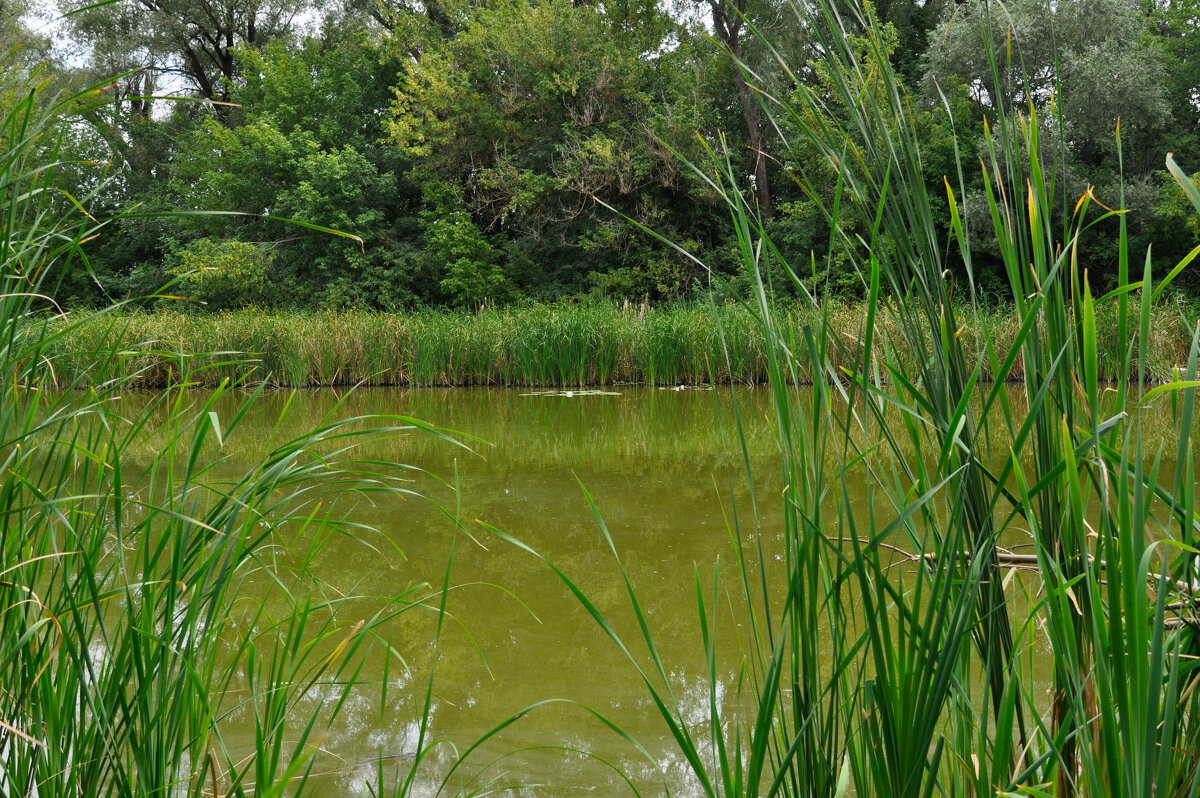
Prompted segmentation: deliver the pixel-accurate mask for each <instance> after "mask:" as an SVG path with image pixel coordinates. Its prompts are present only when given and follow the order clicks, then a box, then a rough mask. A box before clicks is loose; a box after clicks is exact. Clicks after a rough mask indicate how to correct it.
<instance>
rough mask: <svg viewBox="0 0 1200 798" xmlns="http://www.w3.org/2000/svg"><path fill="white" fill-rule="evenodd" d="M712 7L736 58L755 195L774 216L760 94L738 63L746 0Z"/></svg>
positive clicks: (712, 1)
mask: <svg viewBox="0 0 1200 798" xmlns="http://www.w3.org/2000/svg"><path fill="white" fill-rule="evenodd" d="M708 1H709V7H710V8H711V9H712V19H713V30H714V31H716V34H717V39H718V40H720V42H721V44H722V45H724V46H725V49H726V50H728V51H729V55H730V56H731V57H732V58H733V85H734V87H735V88H736V89H737V95H738V102H739V103H740V104H741V106H742V115H743V116H744V117H745V120H746V133H747V135H748V136H749V138H750V149H751V150H752V151H753V157H754V196H755V198H756V199H757V201H758V212H759V214H761V215H762V218H763V219H770V218H771V217H772V216H773V215H774V213H775V209H774V207H773V206H772V204H771V186H770V183H769V182H768V180H767V154H766V152H764V151H763V132H762V125H761V123H760V121H759V118H758V98H757V97H755V96H754V89H753V88H752V87H751V86H750V84H749V83H748V82H747V81H746V75H745V73H744V72H742V67H741V65H740V64H739V63H738V61H739V59H740V58H741V42H740V38H741V33H742V22H743V19H742V15H743V14H745V12H746V0H734V2H735V5H734V6H733V7H732V8H729V7H727V6H726V5H725V3H726V2H727V0H708Z"/></svg>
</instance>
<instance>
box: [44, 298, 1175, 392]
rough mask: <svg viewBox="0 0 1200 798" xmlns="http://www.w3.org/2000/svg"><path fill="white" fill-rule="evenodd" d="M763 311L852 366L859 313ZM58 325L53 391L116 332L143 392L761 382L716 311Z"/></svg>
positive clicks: (835, 364) (806, 370) (1163, 337)
mask: <svg viewBox="0 0 1200 798" xmlns="http://www.w3.org/2000/svg"><path fill="white" fill-rule="evenodd" d="M968 311H969V312H970V313H971V315H972V321H973V323H972V324H971V325H970V327H969V328H967V329H965V330H964V331H963V333H962V336H963V341H964V346H965V348H966V350H967V351H968V352H970V353H972V354H971V357H972V358H973V357H975V355H976V354H977V353H982V352H983V351H984V347H985V345H986V344H987V342H991V344H992V346H993V347H994V348H997V349H1001V350H1007V349H1008V348H1009V347H1011V345H1012V343H1013V341H1014V340H1015V339H1016V336H1017V335H1018V333H1019V328H1020V325H1019V322H1018V321H1017V316H1016V314H1015V313H1014V310H1013V308H1012V307H1011V306H985V307H980V308H975V309H968V308H967V307H966V306H964V307H962V308H960V311H959V314H960V315H961V314H962V313H964V312H968ZM1194 311H1195V304H1194V303H1193V302H1191V301H1189V300H1185V299H1183V298H1180V297H1173V298H1171V299H1165V298H1160V301H1157V302H1155V303H1154V305H1153V306H1152V308H1151V311H1150V313H1151V324H1150V328H1149V337H1150V344H1149V348H1148V351H1147V356H1146V359H1145V363H1144V364H1142V366H1141V367H1142V368H1143V369H1144V375H1143V376H1144V377H1145V378H1146V379H1148V380H1149V381H1150V382H1154V383H1159V382H1168V381H1170V379H1171V375H1172V374H1173V373H1174V369H1176V368H1177V367H1179V366H1182V365H1183V364H1184V363H1186V362H1187V353H1188V349H1189V347H1190V345H1191V344H1190V340H1191V339H1190V337H1189V336H1190V333H1189V332H1188V325H1187V322H1186V320H1187V319H1188V318H1190V317H1191V316H1193V315H1194ZM772 314H773V317H774V318H777V319H779V321H780V323H781V324H784V325H787V326H789V327H790V329H792V330H793V331H795V332H797V333H799V331H801V330H803V329H804V328H805V327H808V328H810V329H813V330H821V331H822V332H823V334H825V335H826V336H828V338H829V340H828V341H827V342H826V347H827V349H828V351H829V352H830V357H831V359H832V360H831V363H830V366H831V367H832V368H833V369H834V373H841V371H842V369H843V367H845V368H852V367H853V361H851V360H848V359H847V360H845V361H844V362H843V360H842V359H841V358H843V357H844V355H845V352H846V346H845V345H844V342H848V341H854V340H856V339H857V338H858V336H859V335H860V331H861V329H862V325H863V323H864V320H865V318H866V315H867V314H866V306H865V304H864V303H863V302H861V301H836V300H830V301H829V302H828V307H827V308H824V309H815V308H814V307H813V306H811V305H809V304H807V303H800V304H797V303H794V302H793V303H788V304H786V305H774V306H773V308H772ZM823 314H827V317H828V323H826V316H825V315H823ZM59 324H60V325H63V329H64V334H63V335H62V336H61V337H57V338H56V339H55V341H54V342H53V344H52V345H50V346H48V347H47V352H46V355H47V360H48V362H49V364H50V365H52V367H53V374H52V375H50V378H51V380H52V382H53V384H57V385H66V384H70V383H72V382H74V381H76V380H78V379H80V378H81V377H83V375H85V374H86V372H87V371H88V369H89V368H91V363H92V360H93V359H94V358H95V357H96V356H98V355H100V354H102V353H104V352H106V351H107V349H108V348H109V347H111V344H112V338H111V330H110V327H109V325H112V324H118V325H120V328H121V330H122V331H123V333H122V335H123V337H122V341H123V346H122V351H121V358H120V360H119V361H118V362H117V363H116V364H115V365H116V367H117V370H118V373H119V374H120V375H121V377H122V378H127V379H129V380H131V381H132V383H133V384H136V385H139V386H141V387H145V388H160V387H163V386H166V385H169V384H172V383H177V382H180V381H184V382H188V383H191V384H197V385H204V386H216V385H219V384H221V382H222V381H224V380H230V381H234V382H250V383H260V382H261V383H265V384H267V385H269V386H272V387H290V388H304V387H328V386H340V385H384V386H413V387H433V386H463V385H471V386H479V385H491V386H506V387H543V388H554V387H561V388H573V387H583V386H595V385H614V384H619V383H636V384H649V385H677V384H691V385H696V384H709V383H716V384H724V383H735V384H762V383H765V382H767V380H768V378H769V376H770V372H769V368H768V358H767V355H766V349H767V339H766V337H765V336H764V335H763V332H762V330H761V329H760V328H759V327H757V326H755V325H754V324H753V323H752V320H751V319H750V317H749V316H748V315H747V314H746V313H744V312H743V311H742V309H741V308H739V307H738V306H736V305H730V304H716V305H714V304H705V303H699V302H697V303H691V304H677V305H668V306H663V307H654V308H650V307H621V306H618V305H615V304H611V303H606V302H589V303H584V304H573V303H567V304H561V305H529V306H518V307H511V308H504V309H494V308H493V309H485V310H482V311H479V312H476V313H470V312H461V311H459V312H450V311H439V310H422V311H415V312H413V313H407V314H380V313H364V312H358V311H346V312H326V313H307V312H305V313H301V312H296V313H284V312H276V311H271V312H260V311H252V310H244V311H236V312H227V313H218V314H204V313H183V312H180V311H172V310H159V311H156V312H153V313H141V312H127V311H118V312H116V313H113V314H110V315H106V316H105V317H104V319H103V323H100V324H95V323H66V322H59ZM875 324H876V330H875V336H876V342H877V345H878V346H879V347H881V348H882V347H884V346H887V347H890V349H891V350H892V351H893V354H894V356H896V357H900V358H905V357H908V355H907V354H906V353H905V351H904V346H905V344H904V343H903V335H904V333H903V332H902V331H901V330H900V329H899V328H898V327H895V326H894V325H893V324H892V322H891V321H890V317H882V318H881V317H877V318H876V319H875ZM1117 327H1118V319H1117V316H1116V314H1115V311H1113V310H1112V309H1111V308H1107V307H1102V308H1101V309H1099V311H1098V315H1097V335H1098V358H1099V364H1100V369H1101V373H1100V378H1101V379H1102V380H1104V381H1115V380H1117V379H1121V378H1135V379H1136V377H1137V375H1135V374H1129V375H1122V372H1121V369H1122V349H1121V345H1120V337H1119V335H1118V333H1117ZM920 334H921V335H925V336H928V334H929V333H928V332H927V331H921V332H920ZM1135 337H1136V332H1135ZM837 342H843V343H842V344H838V343H837ZM926 345H927V342H926ZM1022 363H1023V361H1018V362H1017V363H1016V364H1015V368H1013V369H1012V370H1010V371H1008V372H1006V374H1005V378H1006V379H1009V380H1016V379H1019V378H1020V375H1021V367H1022ZM970 365H971V366H974V365H975V362H974V361H973V360H972V362H971V364H970ZM815 373H817V372H814V371H813V370H812V368H811V366H810V364H808V363H795V364H793V372H792V373H791V374H790V375H789V379H791V380H793V381H796V382H798V383H802V384H808V383H811V382H812V381H813V375H814V374H815ZM994 377H995V375H994V374H993V371H992V364H991V363H989V362H986V360H985V361H984V362H983V364H982V369H981V371H980V379H981V380H983V381H985V382H986V381H991V380H992V379H994Z"/></svg>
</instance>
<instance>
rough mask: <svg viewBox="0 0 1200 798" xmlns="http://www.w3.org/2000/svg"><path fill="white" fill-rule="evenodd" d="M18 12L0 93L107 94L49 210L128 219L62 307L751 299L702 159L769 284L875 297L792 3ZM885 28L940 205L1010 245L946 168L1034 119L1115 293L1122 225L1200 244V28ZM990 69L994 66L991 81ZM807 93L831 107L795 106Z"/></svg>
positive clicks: (1062, 21) (1126, 4)
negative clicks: (47, 15) (997, 120)
mask: <svg viewBox="0 0 1200 798" xmlns="http://www.w3.org/2000/svg"><path fill="white" fill-rule="evenodd" d="M800 1H802V0H793V2H800ZM851 1H857V0H847V2H851ZM30 11H31V9H30V8H29V7H27V6H24V5H21V4H20V3H13V2H11V0H9V2H3V3H0V45H2V46H3V49H4V51H6V52H8V56H7V59H8V60H7V63H6V68H8V69H19V70H22V71H24V72H26V73H28V75H30V76H31V79H33V80H42V79H45V80H53V81H59V82H62V84H63V85H64V86H66V85H72V86H75V87H78V86H89V85H94V86H95V87H96V91H95V92H93V93H92V94H91V95H90V97H89V99H88V100H86V101H83V102H81V103H80V105H79V107H78V108H77V114H76V116H75V121H74V123H73V124H71V125H69V126H68V127H66V128H65V129H64V134H63V136H62V137H61V139H60V140H58V141H56V142H53V143H51V142H47V144H46V146H48V147H49V146H54V147H57V148H59V152H60V154H59V160H60V161H62V162H63V163H64V168H62V169H60V170H59V171H58V175H57V177H56V180H58V181H59V182H60V184H61V185H58V186H56V187H55V188H56V190H57V191H58V192H60V194H61V197H62V199H61V201H62V202H71V203H76V202H77V203H78V205H79V207H80V208H81V209H85V210H86V212H88V213H90V214H92V215H93V216H95V217H96V218H110V219H111V221H110V222H109V224H108V225H107V227H106V229H105V230H104V232H103V234H102V235H101V236H100V237H98V238H97V239H96V240H94V241H92V242H89V243H88V244H87V245H86V246H85V249H84V251H83V253H82V254H83V256H82V257H78V258H76V259H74V260H73V261H72V263H71V265H70V267H69V268H67V269H66V270H65V271H64V272H63V274H62V275H61V279H60V280H59V281H58V283H57V295H56V297H55V299H56V301H57V302H59V304H60V305H63V306H65V307H71V306H82V305H96V304H101V303H104V302H108V301H111V300H114V299H122V298H126V297H135V298H136V297H146V296H151V295H153V294H154V293H155V292H156V291H158V290H159V289H160V288H161V287H162V286H163V285H164V284H167V283H170V282H172V281H174V282H173V285H172V287H171V288H170V293H172V294H178V295H183V296H187V297H190V298H192V299H195V300H198V301H199V302H202V303H204V305H203V306H204V307H208V308H211V309H222V308H234V307H246V306H263V307H280V308H364V309H383V310H398V309H404V308H411V307H415V306H454V307H478V306H481V305H483V304H503V303H507V302H511V301H515V300H520V299H524V298H532V299H541V300H557V299H562V298H566V297H580V296H585V295H601V296H607V297H612V298H616V299H618V300H620V299H634V300H643V299H647V298H648V299H650V300H652V301H658V300H667V299H673V298H683V297H689V296H694V295H696V294H697V293H699V292H704V291H708V290H710V289H711V288H712V287H714V286H715V285H716V284H718V283H723V282H732V283H734V284H735V287H736V284H737V282H738V280H739V279H741V278H740V277H739V274H740V266H739V263H738V258H739V255H738V254H737V253H738V251H739V248H738V246H737V242H736V239H735V238H734V235H735V233H734V231H733V229H732V227H731V225H730V224H729V218H728V215H727V213H726V211H725V208H724V206H723V205H722V204H721V202H720V200H719V196H718V194H717V193H716V192H715V191H713V190H712V188H711V186H710V184H709V182H708V180H709V176H708V173H707V172H706V168H705V166H704V164H705V163H711V161H710V159H711V158H712V157H713V156H715V157H718V158H721V159H726V158H727V159H729V160H730V161H731V162H732V163H733V164H734V165H735V167H736V169H737V170H738V171H739V172H740V173H741V174H744V176H745V180H744V189H745V191H746V192H747V196H748V197H750V198H752V200H753V201H754V203H755V205H756V207H757V209H758V212H759V213H760V214H761V215H762V216H763V217H764V218H766V219H768V220H769V222H768V230H769V231H770V233H771V234H772V238H773V240H774V244H775V246H776V247H777V249H778V253H779V255H780V256H781V257H772V258H771V259H770V260H772V261H773V262H772V263H771V264H769V265H770V267H771V268H775V269H782V268H784V265H783V264H784V263H786V264H787V267H788V268H791V269H793V270H794V271H795V272H796V273H797V276H798V277H799V278H800V281H801V283H802V284H803V285H804V286H805V287H807V288H809V289H810V290H813V291H836V292H839V293H843V294H846V295H848V296H854V295H856V294H858V293H859V292H860V291H861V288H862V278H861V276H860V275H857V274H855V273H854V272H853V270H852V269H851V268H850V267H848V266H847V265H846V264H847V263H848V262H849V261H850V259H849V258H845V257H839V251H844V248H845V247H854V246H868V242H869V241H870V238H871V235H870V233H871V231H870V230H869V229H866V227H865V223H864V222H863V221H862V220H863V219H869V218H870V214H869V213H861V212H860V213H847V214H845V222H844V228H843V229H836V230H831V229H830V225H829V224H828V223H826V222H825V221H823V220H824V219H825V218H826V217H825V214H824V213H823V212H822V211H821V210H820V208H821V207H822V205H825V206H827V207H828V205H829V204H830V203H834V202H842V203H845V204H846V205H847V206H850V205H853V204H854V203H855V202H856V198H855V197H854V195H853V191H852V190H851V191H848V190H846V187H844V186H840V184H839V180H838V175H837V174H835V173H832V172H830V173H828V174H821V173H820V171H819V170H821V169H826V170H828V167H825V166H822V165H821V164H824V163H825V162H826V161H825V159H823V158H819V157H817V154H816V153H812V152H806V151H805V147H804V145H802V144H799V143H797V142H800V141H802V140H803V137H801V136H798V135H796V133H797V131H798V130H799V129H800V128H801V127H802V126H805V125H835V126H842V127H844V128H845V129H844V138H845V141H846V157H869V153H870V151H871V147H870V142H865V141H862V140H861V138H860V134H859V133H858V132H856V131H855V130H854V128H853V125H852V124H851V120H853V118H854V114H853V109H850V108H845V107H837V103H836V102H835V100H834V99H833V98H834V96H835V94H834V93H833V92H832V91H829V84H828V81H829V75H828V74H827V73H826V72H825V71H824V69H823V66H822V63H821V58H820V56H821V53H820V50H819V47H817V46H816V45H815V44H814V42H815V41H816V40H817V37H815V36H814V35H813V31H811V30H806V29H805V23H802V22H801V21H800V20H801V18H802V16H801V15H799V14H797V13H796V9H795V7H794V6H793V5H792V3H791V2H783V1H782V0H662V1H661V2H660V1H659V0H414V1H412V2H410V1H409V0H342V2H340V3H327V2H316V1H314V0H124V2H119V3H115V4H109V5H103V6H96V7H87V6H85V5H83V4H81V3H79V2H78V0H63V2H62V4H61V5H60V7H59V9H58V12H59V13H60V14H62V15H64V16H63V17H62V19H61V20H60V21H59V22H58V24H57V25H56V26H52V27H51V28H46V27H45V26H42V25H41V24H40V23H38V22H37V21H36V19H35V18H34V17H33V16H31V14H30ZM875 13H876V14H877V16H878V17H879V18H880V20H881V21H882V22H884V23H885V25H884V26H883V28H882V29H881V31H879V32H867V31H863V32H862V33H861V35H862V39H861V41H856V42H854V43H853V44H854V46H856V47H861V48H863V49H864V51H865V49H866V48H868V47H882V48H885V50H886V52H887V53H889V54H890V58H891V60H892V62H893V64H894V65H895V66H896V67H897V70H898V72H899V74H900V75H901V76H902V78H903V80H904V82H905V87H906V89H907V91H908V94H909V113H910V114H911V116H912V118H913V120H914V122H915V125H916V127H917V129H918V130H919V131H920V135H921V140H922V144H923V149H922V152H923V159H924V161H923V164H924V168H925V170H926V176H927V178H928V180H929V183H930V185H931V186H934V187H939V188H938V190H937V191H936V192H935V195H936V196H941V197H945V196H946V192H945V189H944V188H940V187H941V186H943V184H944V182H945V181H946V180H949V181H950V182H951V184H952V185H953V186H955V190H956V193H957V191H958V187H959V186H963V187H964V188H965V191H964V192H963V193H962V196H961V197H960V198H959V201H960V205H961V210H962V213H963V218H964V219H965V220H966V223H967V226H968V229H969V230H970V229H977V230H980V231H982V230H985V229H990V220H989V217H988V214H989V213H990V211H989V208H988V204H987V201H986V197H985V196H984V194H983V191H982V179H981V175H980V174H979V173H974V172H972V171H971V170H970V169H968V170H966V171H965V172H964V173H962V174H961V175H960V174H959V173H958V172H957V167H956V166H955V164H956V163H957V159H956V153H959V154H965V155H967V156H968V157H965V158H963V159H962V160H963V161H964V162H965V163H968V164H970V163H972V162H974V161H975V160H976V159H974V158H973V157H970V156H972V155H973V154H974V153H984V152H986V151H987V148H988V146H989V141H988V137H989V136H990V135H991V132H990V131H991V129H992V128H991V127H989V126H988V125H987V124H986V121H987V120H988V119H989V118H994V116H995V115H996V114H997V113H999V112H1001V111H1000V109H1015V110H1013V111H1012V112H1019V113H1021V114H1022V116H1023V117H1025V118H1026V119H1027V121H1029V122H1030V123H1031V124H1038V125H1039V126H1040V127H1041V128H1042V129H1043V131H1044V135H1043V140H1044V141H1045V142H1047V150H1048V152H1049V153H1050V154H1049V155H1048V156H1047V157H1048V158H1050V159H1051V161H1052V163H1051V164H1049V166H1050V168H1051V171H1052V173H1053V175H1054V178H1055V190H1056V195H1057V196H1059V197H1060V198H1061V203H1062V211H1061V213H1062V216H1063V218H1064V219H1066V218H1068V217H1069V216H1070V215H1071V214H1072V213H1073V212H1074V211H1073V208H1074V206H1075V202H1076V200H1078V198H1079V197H1080V196H1082V195H1083V194H1084V193H1085V192H1087V191H1088V190H1089V189H1090V190H1091V192H1092V194H1093V196H1094V198H1095V200H1096V202H1094V203H1092V204H1091V207H1093V208H1096V210H1095V211H1092V213H1094V214H1095V216H1096V220H1097V223H1096V224H1095V225H1094V227H1092V228H1091V229H1090V230H1089V238H1088V240H1086V241H1084V242H1082V244H1081V247H1080V260H1081V262H1082V265H1083V267H1084V268H1086V269H1087V270H1088V274H1089V278H1090V279H1091V280H1093V281H1094V282H1096V283H1098V284H1099V286H1103V285H1104V284H1105V283H1106V282H1110V281H1111V280H1112V279H1113V277H1114V276H1115V273H1116V269H1117V264H1116V262H1115V255H1114V254H1113V253H1115V252H1116V251H1117V250H1116V248H1115V247H1113V246H1112V241H1113V240H1114V239H1115V237H1116V235H1117V221H1116V219H1115V218H1114V217H1108V218H1102V216H1103V214H1104V210H1103V209H1104V206H1107V207H1108V208H1112V209H1117V208H1121V207H1124V208H1125V209H1127V211H1126V213H1125V220H1126V223H1127V226H1128V229H1129V231H1130V234H1131V240H1132V241H1133V242H1134V246H1135V251H1138V252H1141V251H1144V250H1145V246H1146V245H1147V244H1149V243H1151V242H1153V248H1152V257H1153V258H1155V259H1156V260H1157V259H1159V258H1161V259H1162V260H1163V261H1164V262H1167V261H1171V262H1174V261H1176V260H1178V259H1179V258H1180V257H1181V256H1182V255H1183V254H1184V253H1186V252H1187V251H1189V250H1190V249H1191V248H1193V247H1195V246H1196V244H1197V242H1198V241H1200V226H1198V225H1197V223H1196V220H1195V219H1194V218H1192V216H1191V215H1190V214H1189V213H1188V209H1187V207H1186V205H1185V201H1184V198H1183V197H1182V195H1180V194H1179V193H1178V190H1177V188H1172V184H1173V181H1171V180H1170V178H1168V177H1167V176H1166V174H1165V172H1164V171H1163V158H1164V157H1165V154H1166V153H1167V152H1168V151H1171V152H1174V153H1175V157H1176V160H1177V161H1179V162H1180V163H1181V164H1184V165H1185V166H1189V167H1191V168H1193V169H1197V170H1200V129H1198V125H1200V31H1198V27H1200V0H1141V1H1140V2H1139V0H1058V2H1056V3H1050V2H1047V0H1009V2H1006V3H1005V4H1003V5H1001V4H1000V3H997V2H994V0H993V2H991V3H989V2H987V0H961V1H960V2H954V0H923V1H922V0H878V2H877V4H876V6H875ZM985 21H988V22H989V24H987V25H985V24H984V23H985ZM985 30H987V31H990V32H989V33H988V34H987V35H991V36H993V37H996V41H995V42H993V47H991V48H988V47H987V46H985V42H984V41H983V38H982V37H983V36H984V35H985V34H984V31H985ZM869 37H874V39H871V38H869ZM989 49H990V50H991V51H993V52H996V53H1003V54H1004V56H1005V59H1006V63H1004V64H1002V65H999V68H998V69H995V70H993V68H992V65H990V64H989V63H988V61H987V52H988V51H989ZM784 64H787V65H790V67H785V66H783V65H784ZM796 65H802V68H800V69H799V71H797V66H796ZM863 84H864V87H865V91H864V97H863V101H869V100H870V97H869V95H870V86H871V78H870V76H869V75H867V76H864V77H863ZM798 93H806V94H807V95H808V96H809V98H810V99H811V98H816V99H817V102H815V103H814V102H805V103H797V102H789V100H790V99H794V98H796V97H797V95H798ZM13 101H14V99H13V98H12V97H9V98H4V97H0V102H7V103H11V102H13ZM791 108H809V109H812V108H820V109H822V110H821V113H819V114H817V113H814V112H813V111H812V110H809V111H806V112H803V113H798V112H792V111H790V110H789V109H791ZM1033 120H1036V121H1033ZM1118 124H1119V144H1120V146H1118ZM5 135H13V133H12V131H6V133H5ZM689 163H691V164H696V165H697V167H698V168H692V167H691V166H689V165H688V164H689ZM802 185H807V186H810V187H811V186H819V187H823V188H822V189H821V190H812V189H809V190H807V191H806V190H804V189H803V188H802V187H801V186H802ZM860 210H862V209H860ZM937 210H945V209H937ZM943 216H944V217H945V218H944V219H942V220H938V224H941V225H943V226H944V227H945V229H946V231H947V235H949V230H948V227H949V213H948V212H947V213H945V214H943ZM318 228H326V229H333V230H336V231H338V232H339V233H341V234H342V235H334V234H330V233H328V232H324V231H323V230H322V229H318ZM643 228H644V229H643ZM647 230H651V231H654V233H656V234H657V236H656V235H651V234H649V233H648V232H647ZM668 242H669V243H668ZM875 245H876V246H886V245H887V244H886V242H876V243H875ZM976 247H977V250H978V252H979V253H980V254H979V255H978V256H977V262H975V263H974V264H973V268H974V273H973V274H972V275H971V278H972V279H974V280H975V281H976V283H977V284H978V285H980V286H982V287H983V288H984V290H985V291H986V290H987V288H988V287H989V286H991V285H995V286H996V287H997V288H998V289H999V288H1000V287H1001V283H1000V281H1001V280H1002V279H1003V278H1002V274H1003V272H1002V270H1001V268H1000V266H999V257H998V253H997V252H995V251H990V250H989V249H988V246H987V241H986V240H984V239H983V238H982V237H981V239H980V240H979V241H978V242H976ZM774 261H778V262H777V263H776V262H774ZM777 284H778V285H779V286H780V291H781V292H785V293H786V291H787V290H793V291H794V290H797V289H796V288H795V287H794V286H793V287H791V288H788V289H785V288H783V286H785V285H789V284H790V281H784V280H780V281H779V282H778V283H777Z"/></svg>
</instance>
